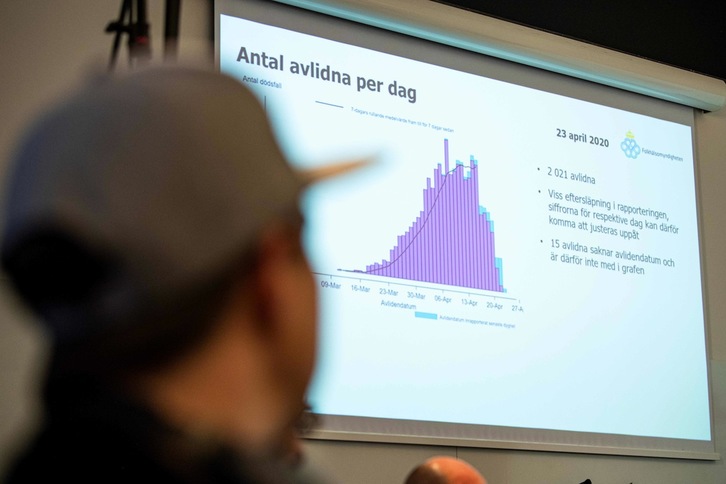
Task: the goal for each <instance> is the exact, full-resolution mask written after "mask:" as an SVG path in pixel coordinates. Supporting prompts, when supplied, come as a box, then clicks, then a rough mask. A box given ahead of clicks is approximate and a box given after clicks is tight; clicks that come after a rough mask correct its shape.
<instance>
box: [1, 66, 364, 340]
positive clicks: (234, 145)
mask: <svg viewBox="0 0 726 484" xmlns="http://www.w3.org/2000/svg"><path fill="white" fill-rule="evenodd" d="M13 162H14V163H13V164H12V165H11V167H10V172H9V174H8V177H7V182H6V195H7V199H6V205H5V214H4V215H5V221H4V230H3V235H2V247H1V256H2V262H3V267H4V269H5V271H6V272H7V273H8V274H9V275H10V278H11V279H12V280H13V281H14V283H15V286H16V287H17V288H18V290H19V292H20V294H21V295H22V296H23V297H24V299H25V300H26V301H27V302H29V303H30V305H31V306H32V307H33V308H34V309H35V310H36V311H37V312H38V313H39V314H40V316H41V320H42V321H43V322H44V323H45V324H46V325H47V326H48V327H49V328H50V329H51V332H52V333H53V335H54V336H55V338H56V340H58V341H60V342H63V341H73V340H76V339H78V338H82V337H84V335H87V334H89V333H98V332H100V331H104V330H106V329H109V328H111V329H118V328H117V327H119V326H121V327H122V326H124V325H132V324H135V323H134V320H135V319H143V318H141V317H140V315H141V313H142V312H143V311H146V310H147V309H148V310H151V311H152V312H153V310H154V305H160V304H162V305H174V304H175V301H178V300H179V298H180V297H184V295H185V294H188V293H190V292H192V291H193V288H194V287H195V285H198V284H201V283H203V282H205V281H209V280H211V279H213V278H214V277H216V275H218V274H221V273H223V272H224V271H225V270H227V268H228V266H229V265H230V264H231V263H233V262H234V261H236V260H238V259H239V258H240V255H241V254H244V253H245V252H246V251H248V250H250V249H251V246H252V245H253V244H254V242H255V241H256V238H257V236H258V235H259V233H260V231H261V230H262V229H263V227H264V226H265V225H266V224H269V223H271V222H272V221H274V220H275V219H279V218H284V217H289V216H290V215H291V214H292V213H297V207H298V198H299V196H300V194H301V191H302V190H303V189H304V187H305V186H306V184H307V183H309V182H310V181H311V180H315V179H318V178H321V177H323V176H329V175H330V174H334V173H338V172H341V171H347V170H348V169H350V168H351V167H354V166H357V165H359V164H361V163H358V162H352V163H345V164H342V165H335V166H332V167H328V168H327V169H322V170H319V171H318V172H315V173H311V172H308V173H299V172H297V171H295V170H294V169H292V168H291V166H290V165H289V164H288V162H287V160H286V159H285V157H284V156H283V154H282V152H281V150H280V148H279V147H278V144H277V142H276V140H275V138H274V135H273V132H272V130H271V128H270V125H269V124H268V121H267V118H266V115H265V112H264V110H263V108H262V107H261V105H260V103H259V102H258V100H257V98H256V97H255V96H254V95H253V94H252V93H251V92H250V91H249V90H248V89H247V88H246V87H244V86H243V85H242V84H240V83H239V82H238V81H236V80H234V79H232V78H230V77H228V76H225V75H222V74H220V73H217V72H212V71H210V70H201V69H193V68H183V67H164V68H154V69H149V70H146V71H143V72H137V73H133V74H130V75H125V76H122V77H117V78H114V77H110V78H107V79H103V80H100V81H96V82H94V83H93V84H92V85H89V86H85V87H84V88H83V89H82V90H81V91H80V92H78V93H76V94H75V95H73V96H72V97H71V98H70V99H67V100H66V101H65V102H63V103H62V104H61V105H59V106H56V107H55V108H54V109H52V110H51V111H50V112H48V113H47V114H46V115H45V116H43V117H42V119H40V120H39V122H38V123H36V124H35V125H34V126H33V127H32V129H31V130H30V131H29V133H28V134H27V136H26V137H25V139H24V141H23V142H22V144H21V146H20V148H19V150H18V151H17V154H16V156H15V158H14V160H13ZM141 308H144V309H143V311H142V309H141ZM147 319H148V318H147Z"/></svg>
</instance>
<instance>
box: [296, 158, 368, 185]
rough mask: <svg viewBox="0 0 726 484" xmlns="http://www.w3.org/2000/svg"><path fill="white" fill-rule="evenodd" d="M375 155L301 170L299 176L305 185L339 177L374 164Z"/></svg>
mask: <svg viewBox="0 0 726 484" xmlns="http://www.w3.org/2000/svg"><path fill="white" fill-rule="evenodd" d="M374 160H375V158H374V157H372V156H371V157H368V158H358V159H354V160H346V161H342V162H338V163H333V164H330V165H325V166H321V167H317V168H311V169H308V170H299V171H298V176H299V177H300V180H302V182H303V184H304V185H305V186H308V185H311V184H313V183H317V182H319V181H322V180H327V179H329V178H333V177H338V176H341V175H344V174H347V173H350V172H353V171H357V170H360V169H361V168H364V167H366V166H370V165H372V164H373V161H374Z"/></svg>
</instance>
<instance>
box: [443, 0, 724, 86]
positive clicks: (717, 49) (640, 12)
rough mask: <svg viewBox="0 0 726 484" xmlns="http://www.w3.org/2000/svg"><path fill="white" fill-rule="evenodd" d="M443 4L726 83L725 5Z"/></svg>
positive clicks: (593, 0)
mask: <svg viewBox="0 0 726 484" xmlns="http://www.w3.org/2000/svg"><path fill="white" fill-rule="evenodd" d="M441 3H446V4H449V5H454V6H457V7H460V8H465V9H468V10H473V11H475V12H479V13H483V14H486V15H490V16H494V17H498V18H502V19H505V20H509V21H513V22H517V23H520V24H523V25H527V26H530V27H535V28H539V29H542V30H546V31H550V32H553V33H557V34H560V35H564V36H567V37H571V38H574V39H578V40H582V41H585V42H590V43H593V44H597V45H601V46H604V47H608V48H611V49H615V50H619V51H622V52H627V53H629V54H633V55H637V56H640V57H645V58H648V59H652V60H655V61H658V62H663V63H665V64H670V65H674V66H677V67H681V68H683V69H688V70H692V71H696V72H700V73H702V74H707V75H710V76H713V77H718V78H721V79H725V80H726V1H724V0H693V1H687V0H661V1H656V0H639V1H632V0H631V1H622V0H609V1H606V0H553V1H541V0H505V1H485V0H450V1H443V2H441Z"/></svg>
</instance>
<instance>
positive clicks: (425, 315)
mask: <svg viewBox="0 0 726 484" xmlns="http://www.w3.org/2000/svg"><path fill="white" fill-rule="evenodd" d="M414 314H415V315H416V317H417V318H423V319H439V315H438V314H436V313H424V312H421V311H416V312H415V313H414Z"/></svg>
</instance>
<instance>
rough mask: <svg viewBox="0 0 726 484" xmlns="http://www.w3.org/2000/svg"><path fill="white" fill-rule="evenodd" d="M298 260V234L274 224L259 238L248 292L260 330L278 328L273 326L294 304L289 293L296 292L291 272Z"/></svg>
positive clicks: (299, 250) (288, 228) (299, 252)
mask: <svg viewBox="0 0 726 484" xmlns="http://www.w3.org/2000/svg"><path fill="white" fill-rule="evenodd" d="M300 257H301V249H300V237H299V231H297V230H295V229H292V228H290V227H287V226H278V225H275V226H271V227H269V228H267V229H266V230H265V231H264V232H263V234H262V236H261V237H260V240H259V245H258V251H257V260H256V263H255V269H254V276H253V278H252V287H251V291H252V293H253V294H254V297H253V304H254V306H255V308H256V312H257V314H256V316H257V318H256V320H257V321H258V322H259V323H260V324H259V325H260V326H261V327H260V330H261V331H263V332H269V331H276V330H279V329H280V328H278V327H276V324H277V323H278V322H279V321H280V318H281V317H284V315H285V313H286V312H287V311H289V310H290V309H289V307H288V305H289V304H291V303H292V302H293V300H292V298H291V297H290V293H291V292H294V291H295V290H296V287H295V280H294V277H295V274H294V270H295V269H296V264H297V263H298V262H299V261H298V259H299V258H300Z"/></svg>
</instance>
